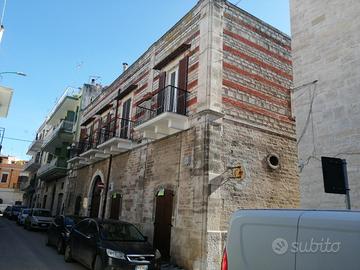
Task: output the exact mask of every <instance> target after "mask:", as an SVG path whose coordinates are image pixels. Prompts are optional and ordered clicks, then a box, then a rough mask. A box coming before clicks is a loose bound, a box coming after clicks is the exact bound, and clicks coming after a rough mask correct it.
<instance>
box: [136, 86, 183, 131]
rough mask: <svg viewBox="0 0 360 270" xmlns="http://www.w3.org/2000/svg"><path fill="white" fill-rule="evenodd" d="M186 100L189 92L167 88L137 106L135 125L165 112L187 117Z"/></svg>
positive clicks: (172, 87) (171, 87) (176, 88)
mask: <svg viewBox="0 0 360 270" xmlns="http://www.w3.org/2000/svg"><path fill="white" fill-rule="evenodd" d="M186 98H187V91H185V90H183V89H180V88H178V87H175V86H172V85H168V86H166V87H165V88H163V89H161V90H159V91H157V92H156V93H154V94H153V95H152V96H150V97H149V98H148V99H147V100H144V101H143V102H142V103H140V104H138V105H137V108H136V115H135V117H136V122H135V125H136V126H139V125H141V124H142V123H145V122H147V121H149V120H151V119H152V118H155V117H156V116H158V115H160V114H162V113H164V112H172V113H176V114H181V115H186Z"/></svg>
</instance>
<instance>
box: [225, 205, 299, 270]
mask: <svg viewBox="0 0 360 270" xmlns="http://www.w3.org/2000/svg"><path fill="white" fill-rule="evenodd" d="M302 212H303V211H287V210H240V211H237V212H235V213H234V214H233V216H232V219H231V221H230V228H229V231H228V236H227V244H226V251H227V262H228V270H264V269H266V270H281V269H284V270H291V269H295V253H292V252H291V251H290V249H291V244H292V243H293V242H296V237H297V224H298V221H299V217H300V215H301V214H302Z"/></svg>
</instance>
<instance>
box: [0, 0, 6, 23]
mask: <svg viewBox="0 0 360 270" xmlns="http://www.w3.org/2000/svg"><path fill="white" fill-rule="evenodd" d="M6 1H7V0H4V6H3V10H2V13H1V20H0V25H3V22H4V17H5V9H6Z"/></svg>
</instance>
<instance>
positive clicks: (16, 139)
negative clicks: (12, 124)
mask: <svg viewBox="0 0 360 270" xmlns="http://www.w3.org/2000/svg"><path fill="white" fill-rule="evenodd" d="M4 139H7V140H12V141H20V142H33V141H30V140H24V139H18V138H11V137H4Z"/></svg>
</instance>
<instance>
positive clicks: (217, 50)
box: [66, 0, 299, 269]
mask: <svg viewBox="0 0 360 270" xmlns="http://www.w3.org/2000/svg"><path fill="white" fill-rule="evenodd" d="M291 86H292V62H291V47H290V38H289V37H288V36H287V35H285V34H283V33H282V32H280V31H279V30H277V29H275V28H274V27H272V26H270V25H268V24H266V23H265V22H263V21H261V20H259V19H257V18H255V17H254V16H252V15H251V14H249V13H247V12H245V11H244V10H242V9H240V8H238V7H237V6H234V5H232V4H231V3H229V2H227V1H224V0H201V1H199V2H198V3H197V4H196V6H195V7H194V8H193V9H192V10H190V11H189V13H187V14H186V15H185V16H184V17H183V18H182V19H181V20H180V21H179V22H178V23H177V24H175V25H174V26H173V27H172V28H171V29H170V30H169V31H168V32H167V33H165V34H164V35H163V36H162V37H161V38H160V39H159V40H158V41H156V42H155V43H154V44H153V45H152V46H150V48H148V50H147V51H146V52H144V54H143V55H142V56H140V57H139V59H137V60H136V61H135V62H134V63H133V64H132V65H131V66H130V67H129V68H128V69H126V70H125V71H124V72H123V73H122V74H121V75H120V76H119V77H118V78H117V79H115V80H114V81H113V82H112V83H111V84H110V85H109V86H108V87H107V88H106V89H104V91H102V92H101V94H100V95H99V96H98V97H97V98H96V99H94V100H93V101H92V102H91V103H90V104H89V105H88V106H87V107H85V108H84V109H83V110H82V112H81V115H82V117H81V121H80V135H79V141H78V143H77V144H76V147H73V148H72V151H71V152H72V155H71V159H70V160H69V161H68V162H69V164H70V171H69V179H68V181H69V185H70V186H71V189H69V192H70V194H69V197H70V200H69V205H68V207H66V212H68V213H71V214H73V213H76V214H81V215H89V216H92V217H103V216H104V217H107V218H113V219H123V220H127V221H129V222H132V223H134V224H136V225H137V226H139V227H140V228H141V230H142V231H143V233H144V234H145V235H147V236H148V237H149V241H150V242H152V243H153V244H154V246H155V247H156V248H158V249H159V250H160V251H161V253H162V256H163V258H168V259H170V260H171V261H172V262H174V263H176V264H177V265H179V266H181V267H184V268H185V269H219V265H220V260H221V254H222V251H223V244H224V239H225V238H226V230H227V228H228V222H229V217H230V215H231V213H232V212H233V211H235V210H237V209H239V208H272V207H273V208H293V207H298V206H299V183H298V171H297V155H296V151H297V150H296V149H297V148H296V136H295V122H294V119H293V118H292V116H291V102H290V90H289V89H290V88H291Z"/></svg>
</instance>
